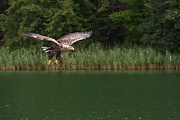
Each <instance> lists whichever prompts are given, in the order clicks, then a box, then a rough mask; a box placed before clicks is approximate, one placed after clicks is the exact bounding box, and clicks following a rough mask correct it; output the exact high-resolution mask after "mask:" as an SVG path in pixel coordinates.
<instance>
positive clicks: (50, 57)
mask: <svg viewBox="0 0 180 120" xmlns="http://www.w3.org/2000/svg"><path fill="white" fill-rule="evenodd" d="M55 54H56V53H55V51H52V52H51V53H49V56H48V65H50V64H51V59H52V58H53V57H54V55H55Z"/></svg>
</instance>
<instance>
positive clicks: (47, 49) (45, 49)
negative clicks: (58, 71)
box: [41, 47, 52, 52]
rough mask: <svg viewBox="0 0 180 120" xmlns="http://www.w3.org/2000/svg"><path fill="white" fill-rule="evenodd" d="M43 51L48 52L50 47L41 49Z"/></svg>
mask: <svg viewBox="0 0 180 120" xmlns="http://www.w3.org/2000/svg"><path fill="white" fill-rule="evenodd" d="M41 48H42V49H43V51H45V52H50V51H51V49H52V47H41Z"/></svg>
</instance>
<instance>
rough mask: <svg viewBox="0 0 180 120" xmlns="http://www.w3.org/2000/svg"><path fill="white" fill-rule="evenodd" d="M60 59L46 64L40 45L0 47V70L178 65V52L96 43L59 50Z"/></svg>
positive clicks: (177, 66)
mask: <svg viewBox="0 0 180 120" xmlns="http://www.w3.org/2000/svg"><path fill="white" fill-rule="evenodd" d="M61 56H62V58H61V60H60V61H61V62H60V63H59V64H58V65H54V64H53V61H54V60H55V59H54V58H53V60H52V64H51V65H49V66H48V65H47V54H46V53H45V52H43V51H42V50H41V49H32V48H30V49H25V48H22V49H19V50H15V51H10V50H9V48H8V47H4V48H1V49H0V69H1V70H95V69H98V70H141V69H143V70H144V69H148V70H149V69H176V70H179V69H180V55H179V54H173V55H172V54H170V53H169V52H168V51H166V53H165V54H161V53H159V52H157V51H155V50H154V49H152V48H124V47H114V48H112V49H108V50H105V49H103V48H100V47H98V46H97V45H91V46H90V47H89V48H86V49H79V50H75V51H74V52H67V53H62V54H61Z"/></svg>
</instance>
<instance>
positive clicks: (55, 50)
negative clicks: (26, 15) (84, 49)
mask: <svg viewBox="0 0 180 120" xmlns="http://www.w3.org/2000/svg"><path fill="white" fill-rule="evenodd" d="M22 35H23V36H27V37H30V38H35V39H37V40H45V41H51V42H54V43H55V45H53V46H52V47H42V48H43V50H44V51H45V52H50V53H49V56H48V65H50V63H51V59H52V58H53V57H54V56H56V61H55V64H58V57H59V56H60V54H61V53H62V52H66V51H71V50H74V48H73V47H72V46H71V45H72V44H73V43H75V42H77V41H79V40H84V39H86V38H89V37H90V36H91V35H92V31H90V32H75V33H70V34H68V35H65V36H63V37H61V38H59V39H58V40H55V39H53V38H50V37H46V36H42V35H40V34H35V33H28V34H22Z"/></svg>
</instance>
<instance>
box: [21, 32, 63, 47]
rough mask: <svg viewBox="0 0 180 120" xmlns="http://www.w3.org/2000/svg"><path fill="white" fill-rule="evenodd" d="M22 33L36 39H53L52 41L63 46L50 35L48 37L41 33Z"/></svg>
mask: <svg viewBox="0 0 180 120" xmlns="http://www.w3.org/2000/svg"><path fill="white" fill-rule="evenodd" d="M22 35H23V36H27V37H30V38H35V39H38V40H46V41H52V42H54V43H56V44H57V45H59V46H61V45H60V44H59V43H58V42H57V41H56V40H55V39H53V38H50V37H46V36H43V35H40V34H35V33H28V34H22Z"/></svg>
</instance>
